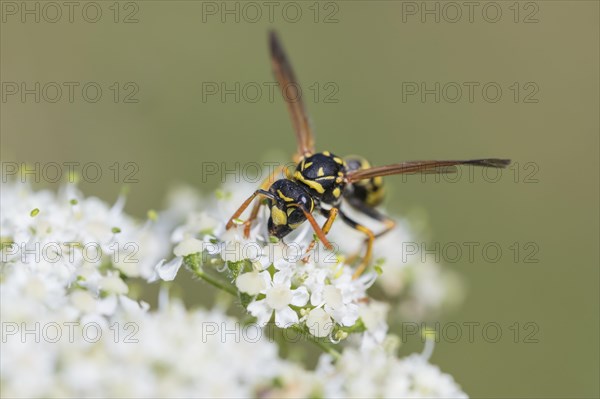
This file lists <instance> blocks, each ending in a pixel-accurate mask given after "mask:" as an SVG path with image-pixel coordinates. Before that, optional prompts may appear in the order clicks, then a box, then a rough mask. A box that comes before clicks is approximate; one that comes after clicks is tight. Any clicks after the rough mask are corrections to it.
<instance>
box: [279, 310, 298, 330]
mask: <svg viewBox="0 0 600 399" xmlns="http://www.w3.org/2000/svg"><path fill="white" fill-rule="evenodd" d="M294 324H298V314H296V312H294V311H293V310H292V308H290V307H289V306H287V307H285V308H282V309H279V310H276V311H275V325H276V326H277V327H279V328H288V327H291V326H292V325H294Z"/></svg>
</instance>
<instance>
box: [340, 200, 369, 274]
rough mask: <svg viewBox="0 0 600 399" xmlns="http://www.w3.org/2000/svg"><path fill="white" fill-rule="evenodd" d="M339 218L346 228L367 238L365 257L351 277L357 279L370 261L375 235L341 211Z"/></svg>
mask: <svg viewBox="0 0 600 399" xmlns="http://www.w3.org/2000/svg"><path fill="white" fill-rule="evenodd" d="M340 217H341V218H342V220H343V221H344V222H346V224H347V225H348V226H350V227H352V228H353V229H356V230H358V231H360V232H361V233H363V234H365V235H366V236H367V238H366V244H367V251H366V252H365V256H364V257H363V259H362V262H361V263H360V265H359V266H358V269H356V271H355V272H354V274H353V275H352V278H353V279H357V278H358V277H360V275H361V274H362V273H363V272H364V271H365V269H366V268H367V266H368V265H369V261H370V260H371V257H372V255H373V241H375V234H374V233H373V232H372V231H371V229H369V228H367V227H365V226H363V225H362V224H359V223H357V222H355V221H354V220H352V219H350V218H349V217H348V216H346V214H344V212H342V211H340Z"/></svg>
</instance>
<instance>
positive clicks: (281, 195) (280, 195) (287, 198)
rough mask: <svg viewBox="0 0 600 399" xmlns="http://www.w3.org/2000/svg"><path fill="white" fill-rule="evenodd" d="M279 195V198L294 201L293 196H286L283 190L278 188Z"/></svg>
mask: <svg viewBox="0 0 600 399" xmlns="http://www.w3.org/2000/svg"><path fill="white" fill-rule="evenodd" d="M277 195H279V198H281V199H282V200H284V201H285V202H294V199H293V198H290V197H286V196H285V195H283V193H282V192H281V190H277Z"/></svg>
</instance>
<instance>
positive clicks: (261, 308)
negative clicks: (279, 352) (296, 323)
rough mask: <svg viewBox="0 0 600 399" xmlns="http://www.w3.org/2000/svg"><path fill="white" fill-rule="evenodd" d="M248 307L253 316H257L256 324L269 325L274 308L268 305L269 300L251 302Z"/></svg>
mask: <svg viewBox="0 0 600 399" xmlns="http://www.w3.org/2000/svg"><path fill="white" fill-rule="evenodd" d="M247 309H248V312H250V314H251V315H252V316H254V317H256V324H258V325H259V326H261V327H264V326H266V325H267V323H268V322H269V320H271V315H272V314H273V309H271V308H270V307H269V306H268V305H267V302H266V301H265V300H264V299H261V300H260V301H254V302H251V303H250V304H249V305H248V308H247Z"/></svg>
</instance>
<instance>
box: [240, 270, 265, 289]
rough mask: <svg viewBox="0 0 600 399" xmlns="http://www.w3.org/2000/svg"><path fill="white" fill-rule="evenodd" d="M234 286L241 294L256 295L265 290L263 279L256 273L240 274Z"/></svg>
mask: <svg viewBox="0 0 600 399" xmlns="http://www.w3.org/2000/svg"><path fill="white" fill-rule="evenodd" d="M235 285H236V286H237V287H238V289H239V290H240V291H241V292H245V293H246V294H249V295H258V294H260V293H261V292H262V291H264V290H265V289H266V288H267V283H266V282H265V279H264V278H263V277H262V276H261V275H260V273H259V272H258V271H253V272H249V273H243V274H240V275H239V276H238V278H237V279H236V280H235Z"/></svg>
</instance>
